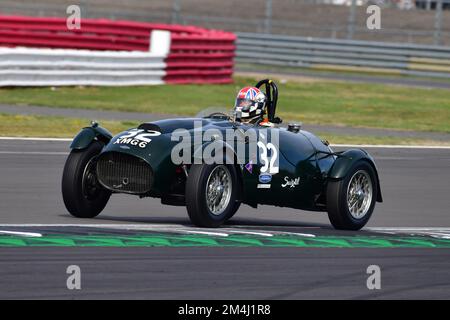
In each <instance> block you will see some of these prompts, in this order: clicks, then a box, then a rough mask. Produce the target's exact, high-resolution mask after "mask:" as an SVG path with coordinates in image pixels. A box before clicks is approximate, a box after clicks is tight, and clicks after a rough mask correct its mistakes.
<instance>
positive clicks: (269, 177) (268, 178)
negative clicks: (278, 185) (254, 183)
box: [259, 173, 272, 183]
mask: <svg viewBox="0 0 450 320" xmlns="http://www.w3.org/2000/svg"><path fill="white" fill-rule="evenodd" d="M271 181H272V175H270V174H268V173H261V174H260V175H259V182H261V183H269V182H271Z"/></svg>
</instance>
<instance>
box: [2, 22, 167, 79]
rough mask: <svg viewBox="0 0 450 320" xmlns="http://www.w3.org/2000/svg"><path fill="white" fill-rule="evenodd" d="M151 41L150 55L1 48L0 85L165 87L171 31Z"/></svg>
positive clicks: (155, 32)
mask: <svg viewBox="0 0 450 320" xmlns="http://www.w3.org/2000/svg"><path fill="white" fill-rule="evenodd" d="M151 39H152V40H151V51H150V52H140V51H90V50H66V49H34V48H20V47H17V48H0V86H72V85H101V86H127V85H155V84H163V83H164V80H163V78H164V76H165V75H166V63H165V62H164V60H165V58H166V57H167V55H168V54H169V51H170V32H167V31H157V30H155V31H153V32H152V37H151Z"/></svg>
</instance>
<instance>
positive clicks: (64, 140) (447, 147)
mask: <svg viewBox="0 0 450 320" xmlns="http://www.w3.org/2000/svg"><path fill="white" fill-rule="evenodd" d="M0 140H23V141H55V142H58V141H59V142H71V141H72V140H73V139H69V138H41V137H36V138H33V137H0ZM331 146H332V147H342V148H380V149H445V150H450V146H431V145H423V146H420V145H396V144H332V145H331Z"/></svg>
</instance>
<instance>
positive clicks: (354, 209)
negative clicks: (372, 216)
mask: <svg viewBox="0 0 450 320" xmlns="http://www.w3.org/2000/svg"><path fill="white" fill-rule="evenodd" d="M372 197H373V187H372V179H371V178H370V175H369V174H368V173H367V172H366V171H364V170H359V171H357V172H355V174H354V175H353V176H352V178H351V179H350V183H349V184H348V188H347V206H348V210H349V212H350V214H351V215H352V217H353V218H355V219H362V218H364V216H365V215H366V214H367V213H368V212H369V209H370V206H371V204H372Z"/></svg>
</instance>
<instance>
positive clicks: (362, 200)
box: [327, 161, 378, 230]
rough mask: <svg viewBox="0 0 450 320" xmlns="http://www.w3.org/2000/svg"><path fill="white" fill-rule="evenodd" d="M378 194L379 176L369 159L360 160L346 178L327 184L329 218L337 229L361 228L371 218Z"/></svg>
mask: <svg viewBox="0 0 450 320" xmlns="http://www.w3.org/2000/svg"><path fill="white" fill-rule="evenodd" d="M377 194H378V185H377V177H376V173H375V170H374V169H373V167H372V166H371V165H370V164H369V163H368V162H366V161H358V162H356V163H355V164H354V165H353V167H352V168H351V169H350V170H349V172H348V174H347V176H346V177H345V178H344V179H341V180H338V181H330V182H328V186H327V210H328V218H329V219H330V222H331V224H332V225H333V227H335V228H336V229H342V230H359V229H361V228H362V227H364V226H365V224H366V223H367V222H368V221H369V219H370V217H371V215H372V212H373V210H374V208H375V202H376V199H377Z"/></svg>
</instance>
